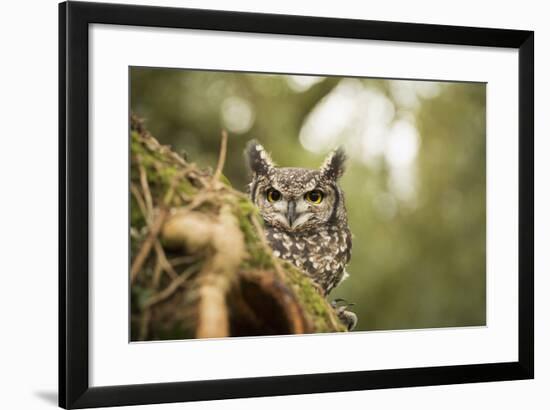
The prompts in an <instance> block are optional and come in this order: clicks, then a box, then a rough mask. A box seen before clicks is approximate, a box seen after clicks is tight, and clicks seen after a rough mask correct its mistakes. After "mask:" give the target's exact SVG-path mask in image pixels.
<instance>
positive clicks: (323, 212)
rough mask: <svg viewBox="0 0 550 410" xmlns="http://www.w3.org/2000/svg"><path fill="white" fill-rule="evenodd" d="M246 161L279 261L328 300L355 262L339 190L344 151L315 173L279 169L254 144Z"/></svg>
mask: <svg viewBox="0 0 550 410" xmlns="http://www.w3.org/2000/svg"><path fill="white" fill-rule="evenodd" d="M245 156H246V159H247V162H248V166H249V168H250V171H251V173H252V181H251V183H250V185H249V192H250V197H251V199H252V202H254V204H255V205H256V206H257V207H258V208H259V210H260V214H261V216H262V217H263V219H264V222H265V230H266V236H267V239H268V241H269V244H270V245H271V247H272V248H273V252H274V254H275V256H277V257H279V258H281V259H284V260H287V261H289V262H291V263H293V264H294V265H295V266H297V267H298V268H300V269H301V270H302V271H303V272H305V273H306V274H307V275H308V276H309V277H311V279H312V280H313V281H314V282H315V283H316V284H317V285H318V287H319V288H320V290H321V292H322V293H323V295H324V296H327V295H328V294H329V292H330V291H331V290H332V289H333V288H334V287H335V286H337V285H338V284H339V283H340V282H341V281H342V280H343V279H344V278H345V277H346V276H347V273H346V270H345V267H346V264H347V263H348V262H349V260H350V257H351V232H350V230H349V227H348V220H347V213H346V207H345V204H344V193H343V192H342V189H341V188H340V187H339V186H338V179H339V178H340V177H341V176H342V174H343V173H344V162H345V154H344V151H343V150H342V149H337V150H335V151H333V152H332V153H331V154H329V155H328V157H327V158H326V160H325V162H324V163H323V165H322V166H321V167H320V168H319V169H313V170H312V169H305V168H280V167H277V166H275V164H274V163H273V161H272V160H271V158H270V156H269V154H268V153H267V152H266V151H265V149H264V148H263V147H262V146H261V145H260V144H258V143H257V142H256V141H251V142H249V144H248V145H247V148H246V151H245ZM335 308H336V306H335ZM340 310H342V309H341V308H340ZM337 311H338V309H337ZM349 313H351V312H349ZM353 325H354V324H353Z"/></svg>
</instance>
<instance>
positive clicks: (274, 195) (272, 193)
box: [267, 188, 282, 202]
mask: <svg viewBox="0 0 550 410" xmlns="http://www.w3.org/2000/svg"><path fill="white" fill-rule="evenodd" d="M281 198H282V195H281V193H280V192H279V191H277V190H276V189H273V188H271V189H269V191H267V200H268V201H269V202H277V201H280V200H281Z"/></svg>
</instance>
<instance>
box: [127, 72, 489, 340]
mask: <svg viewBox="0 0 550 410" xmlns="http://www.w3.org/2000/svg"><path fill="white" fill-rule="evenodd" d="M130 83H131V98H130V99H131V102H130V105H131V110H132V111H133V112H135V113H136V114H138V115H140V116H142V117H143V118H145V121H146V122H145V124H146V126H147V128H148V129H149V130H150V131H151V133H152V134H153V135H154V136H155V137H157V138H158V139H159V141H160V142H161V143H163V144H169V145H171V146H172V147H173V148H174V149H175V150H177V151H180V152H186V153H187V155H188V157H189V158H190V159H191V160H193V161H194V162H197V163H198V164H199V165H201V166H209V167H212V168H214V167H215V165H216V162H217V157H218V151H219V142H220V130H221V129H226V130H227V131H228V132H229V135H230V139H229V147H228V157H227V161H226V164H225V169H224V173H225V175H226V176H227V177H228V178H229V180H230V181H231V183H232V184H233V186H234V187H236V188H238V189H241V190H245V187H246V184H247V183H248V174H247V170H246V167H245V162H244V159H243V155H242V153H243V150H244V146H245V144H246V142H247V141H248V140H250V139H252V138H256V139H257V140H259V141H260V142H261V143H262V144H263V145H264V146H265V147H266V149H267V150H268V151H270V152H271V154H272V157H273V159H274V160H275V162H277V164H278V165H280V166H297V167H309V168H314V167H318V166H319V165H320V164H321V162H322V160H323V158H324V156H325V155H326V154H327V153H328V152H329V151H330V150H331V149H332V148H334V147H335V146H338V145H342V146H344V147H345V149H346V151H347V153H348V156H349V160H348V167H347V171H346V173H345V175H344V176H343V178H342V180H341V185H342V188H343V190H344V192H345V195H346V204H347V209H348V215H349V223H350V227H351V230H352V232H353V235H354V239H353V253H352V260H351V263H350V265H349V266H348V272H349V273H350V275H351V276H350V278H349V279H348V280H347V281H345V282H344V283H343V284H342V285H341V286H340V287H339V288H337V289H335V290H334V291H333V292H332V293H331V295H330V298H331V299H332V298H344V299H346V300H347V301H348V302H353V303H355V306H354V307H353V308H352V310H353V311H355V312H356V313H357V314H358V316H359V323H358V326H357V328H356V329H355V330H356V331H361V330H390V329H417V328H433V327H458V326H479V325H485V302H486V292H485V291H486V286H485V283H486V282H485V84H481V83H463V82H434V81H409V80H385V79H370V78H347V77H320V76H295V75H272V74H255V73H240V72H218V71H194V70H179V69H158V68H141V67H132V68H131V70H130Z"/></svg>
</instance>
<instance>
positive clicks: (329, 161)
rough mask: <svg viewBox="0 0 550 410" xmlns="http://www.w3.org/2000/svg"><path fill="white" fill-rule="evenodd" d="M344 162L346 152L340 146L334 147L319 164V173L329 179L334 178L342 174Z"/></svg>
mask: <svg viewBox="0 0 550 410" xmlns="http://www.w3.org/2000/svg"><path fill="white" fill-rule="evenodd" d="M345 162H346V153H345V152H344V149H343V148H342V147H340V148H337V149H335V150H334V151H332V152H331V153H330V154H328V156H327V157H326V159H325V162H323V165H321V169H320V171H321V174H322V175H323V176H324V177H325V178H327V179H331V180H336V179H338V178H340V177H341V176H342V175H343V174H344V170H345V167H344V165H345Z"/></svg>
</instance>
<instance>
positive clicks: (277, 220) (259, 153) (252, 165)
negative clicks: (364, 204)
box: [245, 141, 346, 232]
mask: <svg viewBox="0 0 550 410" xmlns="http://www.w3.org/2000/svg"><path fill="white" fill-rule="evenodd" d="M245 157H246V159H247V163H248V167H249V169H250V172H251V174H252V181H251V183H250V185H249V190H250V197H251V199H252V202H254V203H255V204H256V206H257V207H258V208H259V209H260V213H261V215H262V217H263V219H264V221H265V223H266V224H267V225H271V226H274V227H277V228H279V229H282V230H285V231H290V232H298V231H308V230H312V229H317V228H318V227H319V226H320V225H321V224H339V223H341V222H346V209H345V205H344V195H343V192H342V190H341V189H340V187H339V186H338V183H337V182H338V179H339V178H340V177H341V176H342V174H343V173H344V162H345V159H346V156H345V154H344V151H343V150H342V149H341V148H339V149H336V150H334V151H333V152H331V153H330V154H329V155H328V156H327V158H326V159H325V161H324V163H323V164H322V165H321V167H320V168H319V169H305V168H280V167H277V166H276V165H275V164H274V163H273V161H272V160H271V157H270V156H269V154H268V153H267V152H266V150H265V149H264V147H262V146H261V145H260V144H259V143H258V142H256V141H250V142H249V143H248V145H247V147H246V150H245Z"/></svg>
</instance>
